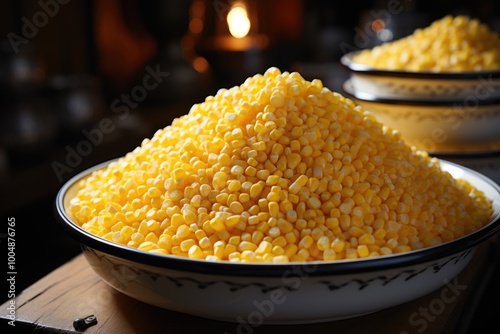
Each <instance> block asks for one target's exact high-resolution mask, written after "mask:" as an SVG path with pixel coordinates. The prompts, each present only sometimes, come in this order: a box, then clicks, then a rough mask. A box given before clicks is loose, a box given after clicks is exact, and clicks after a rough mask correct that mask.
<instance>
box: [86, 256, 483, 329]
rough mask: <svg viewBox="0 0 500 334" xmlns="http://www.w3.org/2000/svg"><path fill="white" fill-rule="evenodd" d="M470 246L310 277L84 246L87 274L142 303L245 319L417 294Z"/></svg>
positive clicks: (305, 318) (313, 318) (462, 260)
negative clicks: (200, 266) (139, 258)
mask: <svg viewBox="0 0 500 334" xmlns="http://www.w3.org/2000/svg"><path fill="white" fill-rule="evenodd" d="M474 252H475V248H470V249H468V250H466V251H462V252H461V253H458V254H454V255H452V256H448V257H445V258H441V259H438V260H436V261H431V262H425V263H421V264H419V265H415V266H408V267H402V268H396V269H387V270H380V271H373V272H367V273H358V274H350V275H328V276H314V271H315V268H316V266H317V264H312V263H311V264H306V265H304V264H300V265H297V267H296V270H293V271H292V270H288V271H285V272H284V273H283V275H282V276H281V277H245V276H227V275H226V276H221V275H217V273H192V272H190V273H187V272H182V271H177V270H172V269H168V268H159V267H155V266H149V265H144V264H141V263H137V262H133V261H129V260H126V259H123V258H117V257H114V256H111V255H108V254H105V253H102V252H100V251H97V250H95V249H91V248H88V247H84V254H85V257H86V259H87V261H88V262H89V263H90V265H91V266H92V268H93V269H94V271H95V272H96V273H97V274H98V275H99V276H100V277H101V278H102V279H103V280H104V281H105V282H106V283H108V284H109V285H110V286H112V287H113V288H115V289H116V290H118V291H120V292H122V293H124V294H126V295H128V296H130V297H132V298H135V299H138V300H141V301H143V302H146V303H148V304H152V305H156V306H159V307H162V308H165V309H169V310H172V311H177V312H182V313H187V314H191V315H195V316H200V317H205V318H210V319H216V320H223V321H230V322H239V323H247V324H249V325H250V326H253V327H255V326H256V325H260V324H264V323H265V324H297V323H314V322H323V321H332V320H339V319H343V318H350V317H355V316H360V315H363V314H367V313H372V312H375V311H379V310H382V309H385V308H388V307H391V306H395V305H399V304H401V303H404V302H407V301H410V300H413V299H416V298H418V297H421V296H424V295H426V294H427V293H430V292H432V291H433V290H436V289H438V288H439V287H441V286H443V285H445V284H447V283H448V282H450V281H452V280H453V278H454V277H455V276H456V275H457V274H458V273H460V272H461V271H462V269H463V268H464V267H465V266H466V265H467V264H468V263H469V261H470V260H471V258H472V257H473V255H474Z"/></svg>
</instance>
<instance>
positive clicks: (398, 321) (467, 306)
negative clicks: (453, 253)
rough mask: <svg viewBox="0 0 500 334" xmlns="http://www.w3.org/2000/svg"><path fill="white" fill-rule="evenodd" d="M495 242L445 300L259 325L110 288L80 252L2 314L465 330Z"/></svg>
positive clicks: (120, 321)
mask: <svg viewBox="0 0 500 334" xmlns="http://www.w3.org/2000/svg"><path fill="white" fill-rule="evenodd" d="M499 248H500V247H498V242H496V241H495V242H493V239H490V240H489V241H487V242H484V243H483V244H481V245H480V246H479V247H478V249H477V252H476V254H475V255H474V258H473V259H472V261H471V262H470V264H469V265H468V266H467V267H466V268H465V269H464V270H463V271H462V272H461V273H460V274H459V275H458V276H457V278H456V281H454V283H456V284H457V285H459V286H460V287H461V288H460V290H457V293H456V298H447V300H446V302H443V297H442V291H443V289H446V288H447V287H442V288H440V289H438V290H436V291H434V292H432V293H430V294H428V295H426V296H424V297H422V298H419V299H417V300H414V301H411V302H408V303H405V304H402V305H399V306H396V307H393V308H390V309H386V310H382V311H379V312H376V313H372V314H369V315H365V316H362V317H357V318H351V319H346V320H341V321H335V322H327V323H319V324H308V325H293V326H285V325H273V326H270V325H268V326H259V327H250V326H248V325H247V326H244V325H242V324H238V323H227V322H221V321H214V320H208V319H203V318H198V317H194V316H189V315H184V314H179V313H175V312H171V311H168V310H164V309H161V308H158V307H155V306H151V305H148V304H145V303H143V302H140V301H137V300H135V299H132V298H130V297H128V296H126V295H124V294H122V293H119V292H117V291H115V290H114V289H112V288H111V287H109V286H108V285H107V284H106V283H104V282H103V281H102V280H101V279H100V278H99V277H98V276H97V275H96V274H95V273H94V272H93V270H92V269H91V267H90V266H89V265H88V264H87V262H86V260H85V258H84V257H83V255H78V256H76V257H75V258H74V259H72V260H71V261H69V262H68V263H66V264H64V265H62V266H61V267H59V268H58V269H56V270H54V271H53V272H51V273H50V274H49V275H47V276H46V277H44V278H42V279H41V280H39V281H38V282H36V283H35V284H33V285H32V286H30V287H29V288H27V289H25V290H24V291H23V292H22V293H21V294H19V295H18V296H17V297H16V299H15V305H16V311H15V321H12V319H11V317H10V316H9V310H8V307H9V305H10V304H9V303H10V302H11V301H10V300H9V301H7V302H6V303H4V304H3V305H2V306H1V308H0V319H1V322H2V325H4V326H3V327H2V328H7V330H8V333H11V332H12V333H14V332H15V333H17V332H18V331H17V330H20V331H19V332H21V333H27V332H30V331H36V332H37V333H78V331H76V330H75V329H74V328H73V321H74V319H76V318H82V317H85V316H88V315H90V314H93V315H95V316H96V317H97V321H98V323H97V324H96V325H94V326H92V327H90V328H87V329H86V330H84V331H83V332H84V333H101V334H102V333H105V334H107V333H110V334H114V333H120V334H132V333H148V334H155V333H172V334H177V333H178V334H181V333H182V334H189V333H221V334H222V333H224V334H229V333H231V334H232V333H234V334H240V333H248V334H250V333H274V334H276V333H287V334H294V333H307V332H309V333H311V334H312V333H343V334H350V333H397V334H407V333H466V332H467V328H468V325H469V323H470V320H471V315H472V313H473V312H472V310H474V306H475V305H477V301H478V299H479V298H480V296H481V295H482V291H481V290H482V287H484V286H485V284H484V282H486V281H487V280H488V278H489V275H490V273H491V272H492V270H491V269H492V264H493V263H495V261H497V259H498V256H499ZM447 293H449V291H447ZM448 297H449V296H448ZM451 299H453V300H452V301H450V300H451ZM9 322H10V324H14V325H15V327H14V326H11V325H9ZM9 329H10V330H12V331H10V330H9ZM15 330H16V331H15Z"/></svg>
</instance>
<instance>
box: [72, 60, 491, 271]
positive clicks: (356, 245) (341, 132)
mask: <svg viewBox="0 0 500 334" xmlns="http://www.w3.org/2000/svg"><path fill="white" fill-rule="evenodd" d="M79 186H80V190H79V192H78V193H77V195H76V196H75V197H74V198H73V199H72V200H71V202H70V205H69V207H68V208H67V210H68V213H69V214H70V216H71V217H73V219H74V220H75V221H76V222H77V223H78V224H79V225H80V226H81V227H82V228H83V229H84V230H86V231H88V232H90V233H92V234H95V235H97V236H100V237H102V238H104V239H107V240H110V241H112V242H115V243H118V244H123V245H128V246H130V247H133V248H137V249H139V250H143V251H147V252H151V253H155V254H172V255H175V256H182V257H186V258H192V259H206V260H209V261H233V262H264V263H284V262H290V261H316V260H325V261H330V260H342V259H356V258H367V257H375V256H383V255H388V254H395V253H401V252H408V251H411V250H416V249H421V248H424V247H429V246H433V245H438V244H441V243H443V242H447V241H450V240H453V239H455V238H458V237H461V236H464V235H466V234H469V233H471V232H474V231H476V230H477V229H479V228H481V227H482V226H483V225H484V224H486V223H488V221H489V219H490V215H491V210H492V208H491V203H490V201H489V200H488V199H487V198H486V197H485V196H484V195H483V194H482V193H481V192H480V191H478V190H476V189H475V188H474V187H473V186H472V185H470V184H468V183H467V182H465V181H462V180H455V179H453V178H452V176H451V175H450V174H449V173H447V172H443V171H442V170H441V169H440V165H439V161H438V160H436V159H432V158H430V157H429V156H428V155H427V154H426V153H425V152H421V151H417V150H416V149H414V148H412V147H410V146H408V145H407V144H405V142H404V141H402V140H401V138H400V135H399V133H398V132H397V131H393V130H391V129H389V128H386V127H385V126H383V124H381V123H380V122H378V121H377V120H376V119H375V118H374V117H373V116H372V115H371V114H370V113H368V112H366V111H365V110H363V108H361V107H360V106H356V105H355V104H354V103H353V102H352V101H351V100H349V99H346V98H344V97H343V96H342V95H340V94H338V93H335V92H332V91H330V90H329V89H327V88H325V87H323V85H322V83H321V81H319V80H312V81H306V80H305V79H303V78H302V77H301V75H300V74H298V73H288V72H283V73H281V72H280V71H279V70H278V69H277V68H270V69H268V70H267V71H266V72H265V73H264V74H263V75H261V74H257V75H255V76H253V77H250V78H248V79H247V80H246V81H245V82H244V83H243V84H242V85H241V86H236V87H233V88H231V89H221V90H219V91H218V92H217V94H216V95H215V96H209V97H207V98H206V99H205V101H204V102H202V103H199V104H195V105H194V106H193V107H192V108H191V110H190V111H189V113H188V114H186V115H184V116H182V117H179V118H177V119H175V120H174V121H173V122H172V124H171V125H169V126H167V127H165V128H163V129H160V130H158V131H157V132H156V133H155V134H154V136H152V138H151V139H145V140H144V141H143V142H142V144H141V145H140V146H139V147H137V148H136V149H135V150H134V151H132V152H130V153H128V154H126V155H125V156H124V157H122V158H120V159H118V160H116V161H114V162H112V163H111V164H110V165H109V166H108V167H107V168H104V169H101V170H98V171H96V172H94V173H93V174H92V175H91V176H90V177H88V178H86V179H84V180H82V181H81V182H80V185H79Z"/></svg>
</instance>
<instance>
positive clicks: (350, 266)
mask: <svg viewBox="0 0 500 334" xmlns="http://www.w3.org/2000/svg"><path fill="white" fill-rule="evenodd" d="M112 161H116V159H113V160H110V161H107V162H104V163H101V164H98V165H96V166H94V167H92V168H89V169H87V170H84V171H82V172H80V173H79V174H77V175H75V176H73V177H72V178H71V179H69V180H68V181H67V182H66V183H65V184H64V185H63V186H62V187H61V188H60V190H59V191H58V193H57V195H56V199H55V205H54V211H55V216H56V221H57V222H58V224H59V226H60V227H61V228H62V229H63V231H65V232H66V233H67V234H68V235H69V236H71V237H72V238H73V239H75V240H76V241H78V242H79V243H80V244H81V245H84V246H86V247H89V248H91V249H94V250H97V251H100V252H102V253H105V254H108V255H111V256H115V257H118V258H123V259H124V260H128V261H135V262H137V263H140V264H143V265H151V266H156V267H161V268H165V269H172V270H179V271H187V272H194V273H202V274H212V275H220V276H246V277H283V275H286V274H292V275H293V274H294V273H298V272H299V273H300V272H301V270H303V271H304V270H305V272H307V275H309V276H326V275H345V274H353V273H362V272H374V271H379V270H386V269H394V268H404V267H408V266H412V265H417V264H421V263H426V262H432V261H438V260H439V259H441V258H444V257H447V256H452V255H455V254H458V253H460V252H463V251H466V250H469V249H471V248H473V247H475V246H477V245H478V244H480V243H481V242H483V241H485V240H486V239H488V238H490V237H491V236H493V235H494V234H495V233H496V232H498V230H500V210H498V212H495V214H494V216H493V217H492V219H491V221H490V223H489V224H488V225H486V226H484V227H483V228H481V229H480V230H478V231H476V232H474V233H472V234H469V235H466V236H464V237H461V238H459V239H456V240H452V241H449V242H447V243H443V244H440V245H437V246H433V247H428V248H424V249H420V250H415V251H410V252H406V253H399V254H395V255H387V256H379V257H373V258H368V259H356V260H340V261H328V262H327V261H316V262H290V263H283V264H261V263H232V262H228V261H220V262H215V261H206V260H193V259H186V258H182V257H178V256H175V255H157V254H151V253H147V252H145V251H140V250H138V249H135V248H131V247H128V246H125V245H121V244H117V243H113V242H111V241H108V240H105V239H103V238H101V237H98V236H96V235H93V234H91V233H90V232H87V231H85V230H83V229H82V228H80V227H79V226H78V225H77V224H75V223H74V222H73V221H72V220H71V219H70V217H69V216H68V215H67V214H66V212H65V210H64V197H65V195H66V192H67V191H68V190H69V188H71V187H72V186H73V185H74V184H75V183H76V182H78V181H80V180H81V179H83V178H85V177H87V176H88V175H90V174H91V173H92V172H93V171H95V170H97V169H100V168H104V167H106V166H107V165H108V164H109V163H110V162H112ZM441 162H442V163H444V164H448V165H451V166H455V167H457V168H459V169H463V170H465V171H467V172H468V173H472V174H473V175H475V176H476V177H478V178H480V179H482V180H483V181H484V182H486V183H487V184H489V185H490V186H491V187H493V188H494V189H495V190H496V192H498V193H499V194H500V186H499V185H498V184H496V183H495V182H493V181H492V180H491V179H489V178H488V177H486V176H484V175H482V174H480V173H478V172H476V171H473V170H471V169H469V168H466V167H463V166H460V165H458V164H455V163H452V162H448V161H441ZM301 268H302V269H301ZM311 268H314V270H311Z"/></svg>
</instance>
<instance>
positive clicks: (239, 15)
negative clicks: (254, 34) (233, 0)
mask: <svg viewBox="0 0 500 334" xmlns="http://www.w3.org/2000/svg"><path fill="white" fill-rule="evenodd" d="M227 25H228V27H229V32H230V33H231V35H233V36H234V37H236V38H243V37H245V36H246V35H247V34H248V32H249V31H250V19H249V18H248V14H247V10H246V8H245V6H244V5H242V4H235V5H233V6H232V7H231V10H230V11H229V13H228V14H227Z"/></svg>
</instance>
